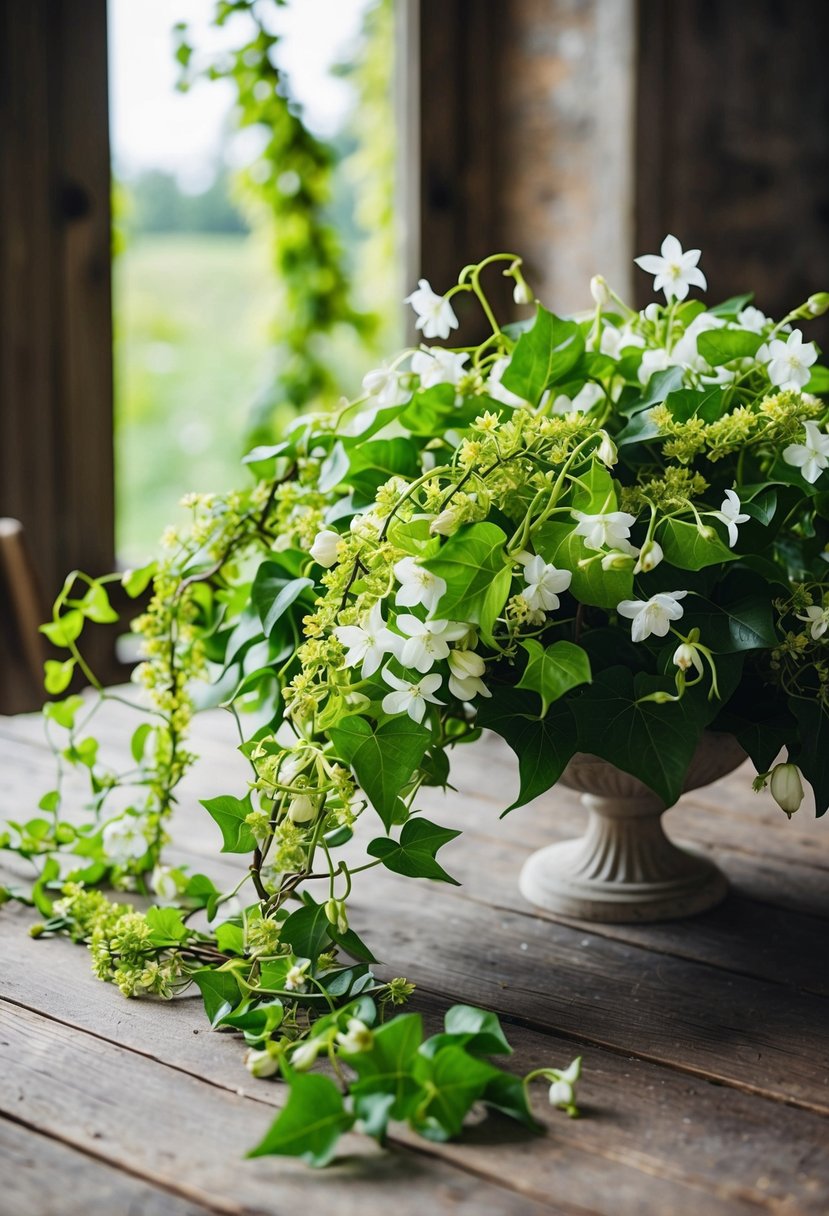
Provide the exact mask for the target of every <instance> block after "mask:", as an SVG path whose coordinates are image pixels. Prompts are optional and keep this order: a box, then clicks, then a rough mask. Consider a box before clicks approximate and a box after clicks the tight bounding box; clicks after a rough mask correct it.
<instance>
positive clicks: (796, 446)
mask: <svg viewBox="0 0 829 1216" xmlns="http://www.w3.org/2000/svg"><path fill="white" fill-rule="evenodd" d="M803 429H804V430H805V431H806V442H805V443H790V444H789V446H788V447H787V448H784V449H783V459H784V460H785V462H786V464H790V465H792V466H793V467H794V468H796V469H800V473H801V476H802V477H803V478H804V479H805V480H806V481H808V482H809V483H810V484H813V483H814V482H816V481H817V479H818V477H820V475H821V473H822V472H823V470H824V469H825V468H827V467H828V466H829V435H825V434H823V432H822V431H821V429H820V427H819V426H818V424H817V423H816V422H812V421H811V420H809V421H808V422H804V423H803Z"/></svg>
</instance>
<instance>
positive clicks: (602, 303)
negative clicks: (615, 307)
mask: <svg viewBox="0 0 829 1216" xmlns="http://www.w3.org/2000/svg"><path fill="white" fill-rule="evenodd" d="M590 294H591V296H592V297H593V299H594V300H595V302H596V303H597V304H598V305H599V308H609V307H610V304H611V302H612V297H611V295H610V288H609V287H608V285H607V279H605V277H604V275H601V274H594V275H593V278H592V279H591V280H590Z"/></svg>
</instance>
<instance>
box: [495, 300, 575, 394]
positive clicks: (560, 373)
mask: <svg viewBox="0 0 829 1216" xmlns="http://www.w3.org/2000/svg"><path fill="white" fill-rule="evenodd" d="M583 353H584V337H583V335H582V332H581V329H580V328H579V326H578V324H577V323H576V322H575V321H563V320H562V319H561V318H560V317H557V316H556V315H555V314H554V313H552V312H548V311H547V309H546V308H542V307H541V306H539V309H538V312H537V313H536V317H535V323H534V324H533V327H532V329H531V330H529V331H528V332H527V333H525V334H522V335H521V337H520V338H519V339H518V342H517V343H516V346H515V350H514V351H513V352H512V359H511V360H510V365H509V367H508V368H507V370H506V371H505V373H504V377H503V380H502V383H503V385H504V388H506V389H509V391H510V392H511V393H516V394H517V395H518V396H519V397H523V399H524V400H525V401H529V403H530V404H531V405H537V404H538V402H539V401H540V400H541V396H542V394H543V392H544V390H545V389H546V388H548V387H549V386H550V385H551V384H556V383H558V384H560V383H561V382H562V381H563V380H564V379H565V377H566V376H567V373H568V372H569V371H570V370H571V369H572V368H573V367H575V365H576V363H578V361H579V359H580V358H581V356H582V354H583Z"/></svg>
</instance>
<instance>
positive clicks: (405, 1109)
mask: <svg viewBox="0 0 829 1216" xmlns="http://www.w3.org/2000/svg"><path fill="white" fill-rule="evenodd" d="M422 1039H423V1019H422V1018H421V1016H420V1014H419V1013H402V1014H399V1015H398V1016H397V1017H395V1018H392V1020H391V1021H390V1022H386V1024H385V1025H384V1026H380V1027H379V1029H377V1030H375V1032H374V1039H373V1042H372V1045H371V1049H370V1050H369V1051H361V1052H355V1053H354V1054H353V1055H348V1054H346V1053H345V1052H343V1053H342V1056H343V1059H345V1060H346V1061H347V1062H348V1064H349V1065H350V1067H351V1068H353V1069H354V1071H355V1072H356V1073H357V1076H358V1081H357V1082H356V1083H355V1084H353V1085H352V1087H351V1092H352V1094H353V1095H354V1099H355V1110H356V1109H358V1108H359V1106H360V1103H361V1101H362V1098H363V1096H364V1095H366V1094H377V1093H382V1094H390V1095H391V1097H392V1102H391V1105H390V1107H389V1114H390V1116H391V1118H393V1119H405V1118H406V1116H407V1115H408V1114H409V1111H410V1109H411V1107H412V1105H413V1103H414V1100H415V1099H417V1098H418V1097H419V1096H420V1095H421V1093H422V1091H421V1087H420V1085H419V1083H418V1082H417V1081H416V1080H415V1078H414V1076H413V1075H412V1071H413V1069H414V1067H415V1063H416V1061H417V1059H418V1049H419V1047H420V1044H421V1040H422Z"/></svg>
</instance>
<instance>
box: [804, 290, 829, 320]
mask: <svg viewBox="0 0 829 1216" xmlns="http://www.w3.org/2000/svg"><path fill="white" fill-rule="evenodd" d="M806 302H807V304H808V306H809V312H810V313H811V315H812V316H813V317H822V316H823V314H824V313H825V312H826V311H827V310H829V291H818V292H816V293H815V295H813V296H809V299H808V300H807V301H806Z"/></svg>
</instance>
